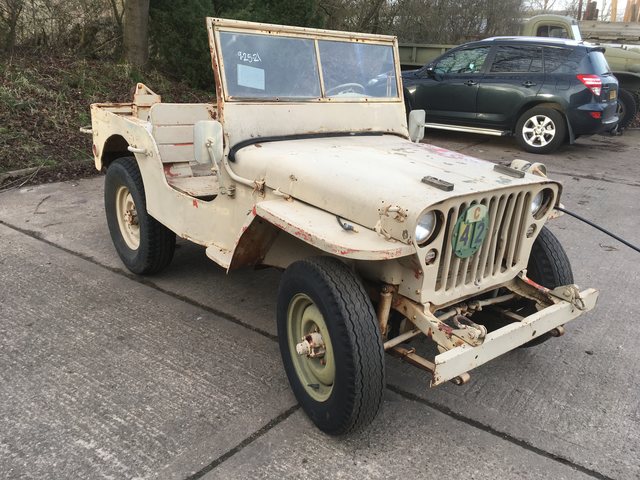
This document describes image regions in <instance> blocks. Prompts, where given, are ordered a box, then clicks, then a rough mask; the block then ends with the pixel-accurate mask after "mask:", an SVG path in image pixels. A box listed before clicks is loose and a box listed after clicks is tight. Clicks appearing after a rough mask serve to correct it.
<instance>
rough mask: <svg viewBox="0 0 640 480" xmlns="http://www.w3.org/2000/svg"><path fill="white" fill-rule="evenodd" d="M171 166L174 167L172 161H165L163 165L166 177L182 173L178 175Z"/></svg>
mask: <svg viewBox="0 0 640 480" xmlns="http://www.w3.org/2000/svg"><path fill="white" fill-rule="evenodd" d="M171 167H172V164H170V163H165V164H164V165H162V169H163V170H164V175H165V176H166V177H179V176H180V175H178V174H177V173H173V172H172V171H171Z"/></svg>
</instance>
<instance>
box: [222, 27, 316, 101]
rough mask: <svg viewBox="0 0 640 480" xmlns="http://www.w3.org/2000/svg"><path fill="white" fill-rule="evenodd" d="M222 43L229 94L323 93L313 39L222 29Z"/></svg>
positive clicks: (280, 95)
mask: <svg viewBox="0 0 640 480" xmlns="http://www.w3.org/2000/svg"><path fill="white" fill-rule="evenodd" d="M220 46H221V50H222V59H223V62H224V71H225V79H226V85H227V92H228V94H229V96H231V97H242V98H292V99H296V98H314V97H315V98H317V97H319V96H320V77H319V75H318V62H317V59H316V50H315V46H314V44H313V40H308V39H303V38H290V37H272V36H267V35H248V34H246V33H231V32H220Z"/></svg>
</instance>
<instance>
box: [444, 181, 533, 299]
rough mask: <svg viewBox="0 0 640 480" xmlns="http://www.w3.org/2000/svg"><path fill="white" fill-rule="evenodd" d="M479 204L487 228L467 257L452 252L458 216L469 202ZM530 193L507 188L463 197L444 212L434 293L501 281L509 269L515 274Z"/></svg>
mask: <svg viewBox="0 0 640 480" xmlns="http://www.w3.org/2000/svg"><path fill="white" fill-rule="evenodd" d="M476 203H481V204H483V205H486V206H487V209H488V215H489V229H488V232H487V236H486V238H485V240H484V242H483V244H482V246H481V247H480V249H479V250H478V251H477V252H476V253H475V254H473V255H472V256H470V257H468V258H459V257H457V256H456V255H454V254H453V248H452V243H451V242H452V238H453V229H454V227H455V225H456V222H457V221H458V217H459V215H460V214H462V213H463V212H464V211H465V209H466V208H467V207H469V206H470V205H473V204H476ZM530 203H531V194H530V192H527V191H517V192H514V191H511V192H502V193H500V192H499V193H497V194H496V195H493V196H483V197H477V198H471V199H467V200H466V201H465V202H463V203H461V204H460V205H457V206H454V207H452V208H450V209H449V211H448V212H447V213H446V222H445V229H446V235H445V240H444V245H443V253H442V255H441V256H440V263H439V268H438V277H437V281H436V291H437V292H443V293H444V292H450V291H452V290H457V289H464V287H467V286H473V285H474V284H476V285H477V284H478V283H479V282H480V281H483V283H485V282H484V280H491V279H492V278H494V277H495V278H496V280H497V281H498V280H501V279H503V278H504V277H505V274H506V273H507V271H509V270H513V272H509V273H510V274H511V273H513V274H515V273H517V271H516V270H518V268H517V264H518V262H519V261H520V256H521V254H522V252H521V245H522V241H521V240H522V238H523V236H524V235H525V229H526V221H525V220H526V216H527V211H528V209H529V208H530V207H529V204H530Z"/></svg>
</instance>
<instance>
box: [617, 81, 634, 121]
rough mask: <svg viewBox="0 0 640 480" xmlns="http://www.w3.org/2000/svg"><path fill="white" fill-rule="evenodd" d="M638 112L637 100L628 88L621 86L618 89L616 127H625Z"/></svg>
mask: <svg viewBox="0 0 640 480" xmlns="http://www.w3.org/2000/svg"><path fill="white" fill-rule="evenodd" d="M637 113H638V100H637V98H636V97H635V95H633V93H631V92H630V91H628V90H625V89H624V88H621V89H619V90H618V115H619V116H620V120H619V121H618V128H621V129H623V128H627V127H628V126H629V124H630V123H631V122H632V121H633V119H634V118H635V116H636V114H637Z"/></svg>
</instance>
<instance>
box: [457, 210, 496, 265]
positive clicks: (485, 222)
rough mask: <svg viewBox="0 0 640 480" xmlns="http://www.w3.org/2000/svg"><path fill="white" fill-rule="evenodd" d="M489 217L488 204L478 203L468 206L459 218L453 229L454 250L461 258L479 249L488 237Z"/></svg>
mask: <svg viewBox="0 0 640 480" xmlns="http://www.w3.org/2000/svg"><path fill="white" fill-rule="evenodd" d="M488 229H489V217H488V215H487V207H486V205H481V204H476V205H471V206H470V207H469V208H467V209H466V210H465V211H464V212H463V213H462V214H461V215H460V217H459V218H458V221H457V222H456V225H455V227H454V229H453V238H452V239H451V241H452V246H453V252H454V253H455V254H456V256H457V257H459V258H468V257H470V256H472V255H473V254H474V253H476V252H477V251H478V249H479V248H480V246H481V245H482V242H484V239H485V238H486V237H487V230H488Z"/></svg>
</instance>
